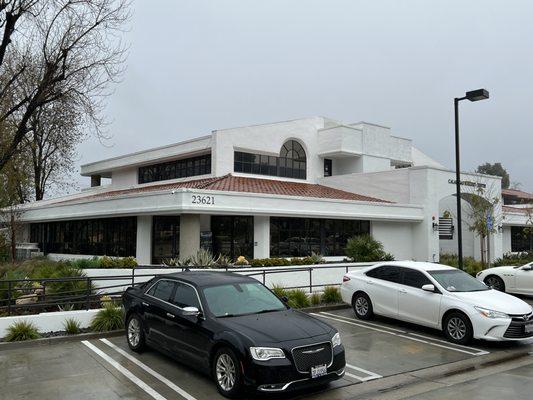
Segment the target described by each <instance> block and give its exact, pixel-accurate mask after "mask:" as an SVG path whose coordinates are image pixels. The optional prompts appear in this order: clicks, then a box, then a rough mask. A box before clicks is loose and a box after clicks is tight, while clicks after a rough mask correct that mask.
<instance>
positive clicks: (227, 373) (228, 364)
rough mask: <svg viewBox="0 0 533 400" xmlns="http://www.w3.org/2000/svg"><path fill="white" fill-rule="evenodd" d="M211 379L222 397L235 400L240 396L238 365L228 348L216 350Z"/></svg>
mask: <svg viewBox="0 0 533 400" xmlns="http://www.w3.org/2000/svg"><path fill="white" fill-rule="evenodd" d="M213 379H214V380H215V384H216V385H217V389H218V391H219V393H220V394H221V395H222V396H224V397H229V398H236V397H238V396H239V395H240V394H241V390H242V376H241V369H240V363H239V360H238V359H237V356H236V355H235V352H234V351H233V350H232V349H230V348H229V347H222V348H220V349H218V350H217V352H216V354H215V357H214V358H213Z"/></svg>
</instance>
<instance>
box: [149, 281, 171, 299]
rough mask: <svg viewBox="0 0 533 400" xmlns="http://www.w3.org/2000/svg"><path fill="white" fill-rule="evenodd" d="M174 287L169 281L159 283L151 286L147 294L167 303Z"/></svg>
mask: <svg viewBox="0 0 533 400" xmlns="http://www.w3.org/2000/svg"><path fill="white" fill-rule="evenodd" d="M175 285H176V284H175V283H174V282H171V281H167V280H163V281H159V282H157V283H156V284H155V285H154V286H152V288H151V289H150V290H149V291H148V294H149V295H150V296H154V297H156V298H158V299H159V300H163V301H169V300H170V296H171V295H172V290H173V289H174V286H175Z"/></svg>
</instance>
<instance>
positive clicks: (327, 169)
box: [324, 158, 333, 176]
mask: <svg viewBox="0 0 533 400" xmlns="http://www.w3.org/2000/svg"><path fill="white" fill-rule="evenodd" d="M332 169H333V161H332V160H330V159H327V158H325V159H324V176H331V175H332Z"/></svg>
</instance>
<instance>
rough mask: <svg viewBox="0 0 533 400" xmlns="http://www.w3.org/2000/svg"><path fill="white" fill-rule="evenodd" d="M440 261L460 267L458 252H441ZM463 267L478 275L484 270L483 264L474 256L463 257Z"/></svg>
mask: <svg viewBox="0 0 533 400" xmlns="http://www.w3.org/2000/svg"><path fill="white" fill-rule="evenodd" d="M439 263H440V264H444V265H449V266H450V267H455V268H459V258H458V257H457V255H456V254H441V255H440V261H439ZM463 268H464V271H465V272H466V273H468V274H470V275H472V276H476V275H477V273H478V272H479V271H481V270H483V264H482V263H481V261H476V260H475V259H473V258H472V257H463Z"/></svg>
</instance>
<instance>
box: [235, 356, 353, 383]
mask: <svg viewBox="0 0 533 400" xmlns="http://www.w3.org/2000/svg"><path fill="white" fill-rule="evenodd" d="M345 366H346V361H345V357H344V347H343V346H342V345H341V346H337V347H335V348H334V349H333V361H332V363H331V365H329V366H328V368H327V374H326V375H324V376H321V377H318V378H311V373H310V372H299V371H298V370H297V369H296V366H295V365H294V362H293V360H292V358H291V357H287V358H283V359H273V360H270V361H255V360H248V361H247V362H245V363H244V364H243V366H242V370H243V376H244V384H245V385H246V386H248V387H251V388H255V389H256V390H259V391H261V392H284V391H292V390H297V389H303V388H307V387H313V386H317V385H322V384H324V383H328V382H331V381H334V380H336V379H339V378H342V377H343V376H344V367H345Z"/></svg>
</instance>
